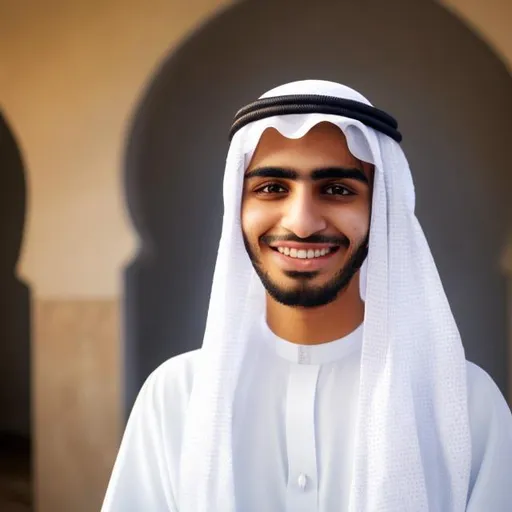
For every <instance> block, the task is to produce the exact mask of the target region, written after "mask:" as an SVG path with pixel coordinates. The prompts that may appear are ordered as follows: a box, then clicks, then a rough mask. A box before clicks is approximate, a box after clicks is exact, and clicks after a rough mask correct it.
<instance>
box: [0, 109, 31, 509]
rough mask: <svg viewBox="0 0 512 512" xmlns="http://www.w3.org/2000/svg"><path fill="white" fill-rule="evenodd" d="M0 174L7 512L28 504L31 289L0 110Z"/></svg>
mask: <svg viewBox="0 0 512 512" xmlns="http://www.w3.org/2000/svg"><path fill="white" fill-rule="evenodd" d="M0 171H1V182H2V185H1V186H0V245H1V248H2V250H1V251H0V509H2V510H11V509H10V508H9V507H13V506H18V507H29V506H30V483H29V479H30V466H31V462H30V453H31V407H30V388H31V377H30V290H29V288H28V287H27V285H26V284H25V283H23V282H22V281H20V280H19V279H18V278H17V276H16V273H15V268H16V263H17V261H18V258H19V254H20V248H21V242H22V238H23V231H24V225H25V212H26V182H25V180H26V178H25V169H24V166H23V161H22V158H21V153H20V150H19V148H18V145H17V143H16V140H15V138H14V136H13V134H12V132H11V131H10V129H9V127H8V125H7V122H6V120H5V118H4V117H3V116H2V113H1V112H0ZM18 509H19V510H25V508H18ZM18 509H17V510H18ZM27 510H29V509H28V508H27Z"/></svg>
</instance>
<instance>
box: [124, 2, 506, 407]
mask: <svg viewBox="0 0 512 512" xmlns="http://www.w3.org/2000/svg"><path fill="white" fill-rule="evenodd" d="M303 78H324V79H332V80H335V81H340V82H342V83H346V84H347V85H350V86H353V87H355V88H356V89H359V90H361V91H362V92H363V93H364V94H366V95H367V96H369V97H370V98H371V99H372V101H373V102H374V103H375V104H376V105H379V106H381V107H382V108H384V109H386V110H389V111H390V112H392V113H393V114H394V115H395V116H396V117H397V118H398V119H399V120H400V125H401V128H402V131H403V133H404V134H405V139H404V142H403V146H404V149H405V151H406V153H407V154H408V157H409V160H410V162H411V167H412V169H413V173H414V177H415V182H416V185H417V193H418V208H417V210H418V216H419V218H420V220H421V222H422V224H423V227H424V229H425V231H426V233H427V236H428V237H429V241H430V244H431V247H432V250H433V253H434V256H435V257H436V260H437V263H438V268H439V271H440V273H441V276H442V278H443V281H444V283H445V286H446V290H447V293H448V297H449V299H450V302H451V304H452V307H453V310H454V312H455V315H456V318H457V319H458V322H459V326H460V329H461V332H462V336H463V339H464V344H465V348H466V352H467V356H468V358H469V359H471V360H474V361H475V362H477V363H478V364H480V365H481V366H482V367H484V368H485V369H486V370H487V371H489V373H490V374H491V375H492V376H493V377H494V379H495V380H496V382H497V383H498V385H499V386H500V387H501V389H502V390H504V389H505V380H506V371H507V369H506V364H505V360H506V358H505V352H506V330H507V326H506V324H507V322H506V309H505V295H506V286H505V281H504V278H503V275H502V274H501V272H500V269H499V263H498V260H499V255H500V252H501V250H502V247H503V241H504V237H505V236H506V231H507V228H508V226H507V223H509V219H510V218H511V208H510V201H509V200H508V197H507V190H511V189H512V181H511V177H510V174H511V173H510V168H507V165H508V164H507V160H506V153H505V152H506V151H507V147H508V145H509V141H510V140H511V139H510V137H511V135H512V97H511V95H510V90H511V85H512V79H511V77H510V75H509V74H508V72H507V70H506V68H505V66H504V64H503V62H501V61H500V59H499V58H498V57H497V56H496V55H495V54H494V53H493V52H492V51H491V50H490V48H489V47H488V46H487V45H486V44H485V43H484V42H483V41H482V40H481V39H480V38H479V37H478V36H477V35H476V34H475V33H474V32H472V31H471V30H470V29H469V28H468V27H467V26H466V25H464V24H463V23H462V22H461V21H460V20H459V19H458V18H457V17H455V16H454V15H453V14H451V13H450V12H448V11H447V10H445V9H444V8H443V7H442V6H440V5H439V4H437V3H435V2H431V1H429V0H421V1H416V2H409V1H408V0H388V1H386V2H380V1H379V0H365V1H362V2H348V1H331V0H317V1H315V2H312V1H310V0H294V1H293V3H292V2H290V1H288V0H281V1H276V0H246V1H244V2H238V3H236V4H234V5H233V6H232V7H230V8H228V9H227V10H225V11H223V12H221V13H220V14H218V15H217V16H215V17H214V18H212V19H210V20H209V21H208V22H207V23H205V24H204V25H203V26H202V27H201V28H200V29H199V30H197V31H196V32H195V33H193V34H192V35H191V36H190V37H189V38H188V39H187V40H186V41H184V42H183V44H182V45H181V46H180V47H179V48H178V49H176V50H175V51H173V52H172V53H171V54H170V55H169V57H168V58H167V59H166V60H165V62H163V64H162V66H161V67H160V69H159V70H158V71H157V73H156V74H155V76H154V77H153V78H152V80H151V83H150V85H149V87H148V88H147V90H145V91H144V94H143V96H142V99H141V101H140V103H139V106H138V107H137V110H136V113H135V116H134V119H133V124H132V126H131V131H130V136H129V140H128V145H127V152H126V165H125V171H126V172H125V185H126V192H127V201H128V207H129V210H130V214H131V216H132V219H133V222H134V224H135V226H136V228H137V230H138V232H139V235H140V238H141V249H140V252H139V254H138V255H137V257H136V259H135V260H134V261H133V262H132V264H131V265H130V266H129V267H128V269H127V272H126V281H125V283H126V287H125V340H124V341H125V353H126V361H125V363H126V367H125V378H126V381H125V386H126V388H125V389H126V397H127V407H128V408H129V407H130V405H131V403H132V401H133V399H134V397H135V394H136V392H137V390H138V389H139V387H140V385H141V383H142V382H143V380H144V379H145V378H146V377H147V375H148V374H149V372H150V371H152V370H153V369H154V368H155V367H156V366H157V365H158V364H159V363H161V362H162V361H164V360H165V359H167V358H168V357H171V356H173V355H176V354H178V353H180V352H184V351H186V350H190V349H194V348H198V347H200V345H201V342H202V334H203V329H204V324H205V318H206V311H207V305H208V298H209V291H210V285H211V277H212V273H213V266H214V261H215V255H216V248H217V243H218V237H219V234H220V226H221V212H222V201H221V192H222V190H221V189H222V176H223V170H224V169H223V167H224V160H225V155H226V152H227V148H228V141H227V131H228V127H229V125H230V121H231V119H232V115H233V113H234V112H235V111H236V109H237V108H238V107H239V106H240V105H242V104H244V103H245V102H247V101H250V100H252V99H254V98H255V97H257V96H258V95H259V94H260V93H261V92H262V91H264V90H266V89H269V88H270V87H273V86H275V85H278V84H280V83H283V82H286V81H291V80H297V79H303Z"/></svg>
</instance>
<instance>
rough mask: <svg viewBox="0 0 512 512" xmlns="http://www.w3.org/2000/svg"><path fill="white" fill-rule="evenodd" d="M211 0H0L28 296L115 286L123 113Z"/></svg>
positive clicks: (126, 238) (4, 98) (121, 222)
mask: <svg viewBox="0 0 512 512" xmlns="http://www.w3.org/2000/svg"><path fill="white" fill-rule="evenodd" d="M222 3H223V2H222V1H220V0H187V1H186V2H185V1H181V0H179V1H173V0H151V1H147V0H107V1H105V0H79V1H73V2H69V1H66V0H45V1H41V0H29V1H26V2H18V1H16V0H11V1H9V0H8V1H5V0H1V1H0V69H1V72H2V74H1V75H0V79H1V88H0V92H1V93H0V101H1V103H2V104H3V107H4V110H5V112H6V115H7V118H8V120H9V122H10V124H11V126H12V127H13V129H14V130H15V131H16V134H17V136H18V139H19V141H20V143H21V146H22V150H23V153H24V157H25V161H26V163H27V166H28V173H29V187H30V190H29V193H30V195H29V202H30V211H29V220H28V226H27V227H28V229H27V235H26V239H25V246H24V251H23V256H22V259H21V262H20V265H19V268H20V273H21V275H23V276H25V277H26V278H27V280H28V281H29V282H30V283H32V286H33V291H35V293H36V294H37V295H38V296H42V297H112V296H116V295H117V294H118V291H119V289H120V280H119V269H120V268H121V266H122V264H123V262H125V261H126V259H127V258H128V257H129V256H130V255H131V254H132V253H133V250H134V247H135V244H136V240H135V236H134V235H133V233H132V231H131V229H130V224H129V220H128V219H127V214H126V211H125V208H124V204H123V197H122V193H123V192H122V188H121V186H120V185H121V184H120V179H121V171H120V169H121V161H122V154H123V143H124V131H125V129H126V124H127V120H128V119H129V118H130V115H131V113H132V111H133V109H134V106H135V105H136V101H137V98H138V96H139V94H140V92H141V88H142V87H143V86H144V85H145V84H146V83H147V81H148V79H149V77H150V74H151V73H152V72H153V71H154V69H155V68H156V67H157V66H158V64H159V62H160V61H161V60H162V58H163V57H164V56H165V55H166V53H167V52H168V51H169V49H170V48H172V46H173V45H175V44H176V43H177V42H179V41H180V39H181V38H182V37H184V35H185V34H187V33H188V32H189V31H190V30H192V29H193V28H194V26H196V24H197V23H199V22H200V21H201V20H202V19H203V18H204V17H205V16H207V15H208V14H210V13H212V12H214V11H215V10H216V9H218V8H219V7H220V6H221V4H222ZM224 3H226V2H224Z"/></svg>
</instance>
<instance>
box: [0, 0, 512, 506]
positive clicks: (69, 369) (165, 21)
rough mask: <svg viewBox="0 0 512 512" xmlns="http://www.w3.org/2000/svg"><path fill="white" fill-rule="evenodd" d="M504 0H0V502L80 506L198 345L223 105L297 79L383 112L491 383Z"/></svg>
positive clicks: (510, 44) (505, 337)
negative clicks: (155, 393) (152, 394)
mask: <svg viewBox="0 0 512 512" xmlns="http://www.w3.org/2000/svg"><path fill="white" fill-rule="evenodd" d="M511 23H512V3H511V2H509V1H508V0H487V1H486V2H481V1H480V0H443V1H442V2H441V1H440V2H434V1H433V0H386V1H382V0H357V1H356V0H314V1H313V0H307V1H306V0H294V1H291V0H272V1H270V0H245V1H233V2H230V1H228V0H187V1H185V0H165V1H164V0H122V1H121V0H101V1H100V0H74V1H73V2H66V1H64V0H0V179H1V182H2V183H1V185H0V248H1V249H0V510H1V511H2V512H16V511H28V510H37V511H38V512H50V511H51V512H60V511H73V512H82V511H83V512H92V511H98V510H99V509H100V507H101V502H102V498H103V495H104V492H105V488H106V485H107V482H108V478H109V475H110V471H111V469H112V464H113V461H114V459H115V455H116V452H117V449H118V446H119V442H120V439H121V435H122V431H123V428H124V424H125V421H126V418H127V415H128V414H129V411H130V408H131V406H132V404H133V400H134V397H135V396H136V393H137V391H138V389H139V388H140V386H141V384H142V382H143V381H144V379H145V378H146V377H147V375H148V374H149V373H150V372H151V371H152V370H153V369H154V368H156V367H157V366H158V365H159V364H160V363H161V362H163V361H164V360H165V359H167V358H169V357H171V356H173V355H175V354H178V353H180V352H183V351H186V350H191V349H193V348H196V347H199V346H200V345H201V342H202V332H203V328H204V322H205V314H206V308H207V304H208V298H209V290H210V284H211V277H212V272H213V265H214V260H215V255H216V249H217V242H218V237H219V232H220V225H221V214H222V197H221V189H222V175H223V171H224V159H225V155H226V152H227V148H228V140H227V133H228V129H229V126H230V121H231V118H232V116H233V114H234V112H235V111H236V110H237V108H239V107H240V106H241V105H243V104H244V103H246V102H248V101H251V100H253V99H255V98H256V97H257V96H259V95H260V94H261V93H262V92H264V91H265V90H267V89H269V88H271V87H274V86H276V85H279V84H280V83H283V82H287V81H291V80H300V79H305V78H318V79H327V80H335V81H339V82H342V83H345V84H347V85H349V86H352V87H354V88H356V89H358V90H360V91H361V92H362V93H363V94H365V95H366V96H368V97H369V98H370V99H371V100H372V102H373V103H374V104H375V105H376V106H378V107H380V108H383V109H385V110H388V111H389V112H390V113H392V114H393V115H395V116H396V117H397V118H398V119H399V123H400V126H401V131H402V133H403V134H404V142H403V147H404V149H405V151H406V153H407V155H408V157H409V160H410V163H411V167H412V170H413V175H414V179H415V183H416V187H417V212H418V217H419V218H420V221H421V223H422V225H423V227H424V230H425V232H426V234H427V237H428V239H429V242H430V244H431V248H432V252H433V254H434V257H435V258H436V261H437V264H438V268H439V272H440V274H441V277H442V279H443V282H444V284H445V287H446V292H447V294H448V298H449V300H450V303H451V305H452V308H453V310H454V313H455V316H456V319H457V321H458V324H459V327H460V330H461V333H462V336H463V342H464V345H465V349H466V354H467V357H468V359H470V360H472V361H474V362H475V363H477V364H479V365H480V366H481V367H482V368H484V369H485V370H486V371H487V372H488V373H489V374H490V375H491V376H492V377H493V379H494V380H495V381H496V383H497V384H498V386H499V387H500V389H501V390H502V392H503V393H504V394H505V396H506V397H507V398H508V399H509V403H510V399H512V382H511V379H510V370H511V368H512V357H511V355H512V236H511V234H512V201H511V199H510V194H511V192H512V169H511V164H510V157H509V148H510V146H511V144H512V31H510V26H511Z"/></svg>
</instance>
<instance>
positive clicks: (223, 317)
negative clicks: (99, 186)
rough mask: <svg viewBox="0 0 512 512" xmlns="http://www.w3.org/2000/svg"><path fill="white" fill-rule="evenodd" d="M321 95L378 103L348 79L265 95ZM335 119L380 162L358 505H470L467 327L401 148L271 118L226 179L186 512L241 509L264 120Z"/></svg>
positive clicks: (191, 426) (454, 510)
mask: <svg viewBox="0 0 512 512" xmlns="http://www.w3.org/2000/svg"><path fill="white" fill-rule="evenodd" d="M301 93H310V94H323V95H330V96H338V97H343V98H349V99H355V100H358V101H362V102H365V103H369V102H368V101H367V100H366V99H365V98H363V97H362V96H361V95H360V94H359V93H357V92H355V91H353V90H351V89H349V88H347V87H345V86H342V85H339V84H334V83H331V82H323V81H302V82H296V83H292V84H287V85H285V86H282V87H278V88H276V89H274V90H272V91H270V92H269V93H267V94H266V95H265V96H276V95H283V94H301ZM321 121H329V122H331V123H333V124H335V125H337V126H339V127H340V128H341V129H342V131H343V132H344V134H345V136H346V137H347V141H348V145H349V148H350V150H351V152H352V153H353V154H354V155H355V156H356V157H357V158H360V159H361V160H365V161H369V162H371V163H373V164H374V165H375V182H374V193H373V210H372V219H371V230H370V247H369V255H368V261H367V280H366V281H367V282H366V283H365V287H366V289H365V301H366V308H365V319H364V324H365V331H364V341H363V348H362V361H361V376H360V395H359V403H358V407H359V414H358V419H357V437H356V450H355V456H354V468H353V485H352V489H351V498H350V506H349V510H350V512H367V511H374V510H378V511H380V512H388V511H389V512H400V511H411V512H412V511H414V512H422V511H427V510H430V511H432V510H437V509H436V507H435V503H437V498H436V496H437V493H438V492H439V488H440V485H441V484H442V488H443V489H444V490H445V493H446V499H447V501H446V502H445V503H444V508H443V512H459V511H462V510H464V506H465V503H466V498H467V492H468V482H469V473H470V461H471V450H470V436H469V425H468V410H467V393H466V369H465V357H464V351H463V347H462V344H461V340H460V337H459V333H458V330H457V327H456V325H455V322H454V319H453V317H452V313H451V310H450V307H449V305H448V302H447V299H446V296H445V293H444V291H443V288H442V285H441V282H440V279H439V276H438V273H437V270H436V267H435V264H434V261H433V259H432V256H431V253H430V250H429V247H428V244H427V242H426V240H425V237H424V235H423V232H422V230H421V228H420V226H419V223H418V221H417V219H416V217H415V215H414V197H415V196H414V187H413V182H412V177H411V173H410V170H409V165H408V163H407V160H406V158H405V156H404V154H403V152H402V150H401V148H400V146H399V145H398V144H397V143H396V142H394V141H393V140H391V139H390V138H389V137H386V136H384V135H382V134H380V133H377V132H375V131H374V130H372V129H370V128H367V127H366V126H364V125H362V124H361V123H360V122H358V121H354V120H352V119H345V118H341V117H337V116H332V115H321V114H309V115H291V116H283V117H273V118H269V119H264V120H261V121H258V122H255V123H253V124H250V125H248V126H246V127H244V128H243V129H242V130H240V131H239V132H237V133H236V134H235V136H234V138H233V140H232V143H231V146H230V149H229V153H228V157H227V162H226V172H225V179H224V206H225V210H224V221H223V228H222V236H221V240H220V246H219V252H218V257H217V263H216V267H215V274H214V280H213V287H212V294H211V299H210V308H209V312H208V320H207V326H206V331H205V336H204V341H203V350H202V353H201V358H200V362H199V368H198V372H197V376H196V379H195V382H194V387H193V390H192V394H191V398H190V404H189V409H188V412H187V418H186V429H185V433H186V434H185V438H184V440H183V443H184V444H183V456H182V458H181V473H180V490H179V496H178V501H179V504H180V505H179V508H180V512H207V511H208V512H209V511H211V510H215V511H222V512H232V511H235V501H234V496H235V494H234V483H233V451H232V437H233V436H232V424H233V397H234V395H235V390H236V386H237V381H238V378H239V372H240V368H241V365H242V363H243V360H244V356H245V354H246V353H247V349H248V345H249V343H250V340H249V338H248V332H249V330H250V327H251V322H252V321H254V318H257V317H258V316H259V314H260V313H261V311H262V308H263V307H264V290H263V287H262V285H261V284H260V283H259V280H258V279H257V277H256V275H255V272H254V270H253V268H252V265H251V262H250V260H249V258H248V256H247V255H246V252H245V249H244V245H243V240H242V233H241V227H240V204H241V194H242V182H243V173H244V167H245V164H246V162H247V161H248V160H249V159H250V158H251V155H252V152H253V151H254V149H255V146H256V144H257V142H258V140H259V137H260V136H261V133H262V132H263V131H264V130H265V128H267V127H269V126H273V127H275V128H276V129H278V130H279V131H280V132H281V133H282V134H283V135H285V136H287V137H301V136H302V135H304V134H305V133H307V131H308V130H309V129H310V128H311V127H312V126H314V125H316V124H317V123H319V122H321Z"/></svg>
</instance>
